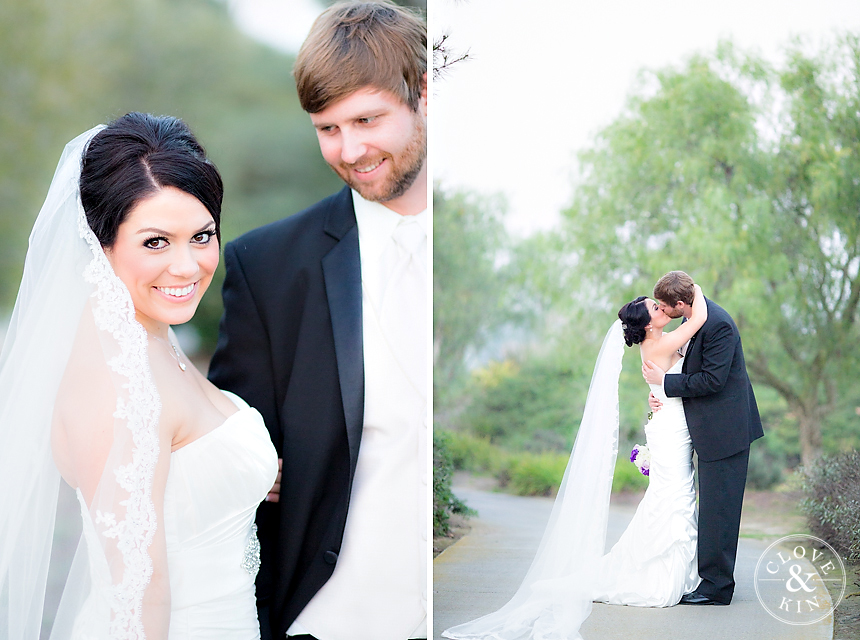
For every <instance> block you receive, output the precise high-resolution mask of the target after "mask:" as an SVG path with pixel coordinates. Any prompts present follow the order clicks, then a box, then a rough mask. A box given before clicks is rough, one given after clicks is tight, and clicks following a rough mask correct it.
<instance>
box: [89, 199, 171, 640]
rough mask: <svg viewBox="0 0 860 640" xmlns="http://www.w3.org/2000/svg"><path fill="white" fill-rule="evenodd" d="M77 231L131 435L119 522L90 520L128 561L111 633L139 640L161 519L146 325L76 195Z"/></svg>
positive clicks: (115, 597)
mask: <svg viewBox="0 0 860 640" xmlns="http://www.w3.org/2000/svg"><path fill="white" fill-rule="evenodd" d="M78 230H79V232H80V236H81V238H82V239H84V240H85V241H86V243H87V245H88V247H89V249H90V251H91V252H92V255H93V258H92V260H91V261H90V263H89V264H88V265H87V267H86V268H85V270H84V274H83V275H84V279H85V280H86V281H87V282H89V283H90V284H93V285H95V287H96V289H95V291H94V292H93V294H92V296H93V298H95V302H94V304H93V316H94V318H95V323H96V327H97V328H98V329H99V330H100V331H104V332H106V333H108V334H110V335H111V336H112V338H113V339H114V340H115V341H116V344H117V345H118V346H119V349H120V352H119V354H117V355H115V356H114V357H113V358H111V359H110V360H109V362H108V364H109V366H110V368H111V369H112V370H113V371H114V372H115V373H116V374H118V375H120V376H122V377H124V378H126V379H127V380H128V383H127V384H124V385H123V386H124V387H125V392H126V393H127V398H124V397H122V396H120V397H118V398H117V407H116V411H115V413H114V418H116V419H118V420H122V421H125V425H126V427H127V428H128V429H129V431H130V432H131V437H132V442H133V449H132V451H131V452H130V453H131V456H130V459H131V462H129V463H128V464H123V465H120V466H118V467H117V468H116V469H114V474H115V475H116V482H117V485H118V486H119V487H121V488H122V489H123V490H124V491H126V492H128V499H127V500H123V501H121V502H119V504H120V505H121V506H123V507H124V508H125V518H124V519H121V520H119V521H117V518H116V515H115V514H114V513H111V512H104V513H103V512H102V511H100V510H96V513H95V519H94V520H95V521H94V524H95V525H96V527H100V528H101V534H102V535H103V536H105V537H106V538H111V539H115V540H116V548H117V549H118V551H119V552H120V554H121V555H122V561H123V565H124V567H125V570H124V571H123V574H122V582H119V583H117V584H114V585H113V586H112V587H110V589H109V593H108V594H107V595H108V598H109V601H110V606H111V611H112V614H113V615H112V619H111V622H110V634H111V638H117V639H126V638H127V639H129V640H132V639H133V640H142V639H143V638H145V634H144V629H143V623H142V620H141V614H142V607H143V596H144V592H145V591H146V587H147V585H148V584H149V582H150V579H151V577H152V571H153V564H152V558H151V557H150V556H149V552H148V549H149V546H150V545H151V544H152V540H153V537H154V535H155V531H156V528H157V524H158V523H157V518H156V513H155V506H154V504H153V501H152V484H153V475H154V472H155V465H156V462H157V460H158V451H159V442H158V420H159V416H160V414H161V398H160V397H159V395H158V390H157V389H156V386H155V383H154V381H153V380H152V377H151V375H150V369H149V360H148V356H147V344H148V339H147V334H146V330H145V329H144V328H143V326H141V324H140V323H139V322H137V320H136V318H135V310H134V304H133V302H132V299H131V295H130V294H129V292H128V289H127V288H126V287H125V285H124V284H123V283H122V281H121V280H120V279H119V278H118V277H117V276H116V274H114V272H113V269H112V268H111V265H110V263H109V262H108V259H107V256H106V255H105V253H104V250H103V249H102V247H101V245H100V243H99V241H98V239H97V238H96V237H95V234H94V233H93V232H92V230H91V229H90V228H89V225H88V224H87V220H86V216H85V214H84V210H83V207H82V206H81V204H80V201H78ZM93 506H95V505H93Z"/></svg>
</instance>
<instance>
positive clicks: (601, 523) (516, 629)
mask: <svg viewBox="0 0 860 640" xmlns="http://www.w3.org/2000/svg"><path fill="white" fill-rule="evenodd" d="M623 355H624V338H623V331H622V326H621V321H620V320H616V322H615V323H614V324H613V325H612V327H611V328H610V329H609V331H608V333H607V334H606V337H605V338H604V340H603V346H602V347H601V349H600V354H599V355H598V357H597V363H596V364H595V367H594V374H593V375H592V378H591V385H590V387H589V390H588V397H587V399H586V402H585V410H584V412H583V416H582V422H581V423H580V426H579V431H578V433H577V436H576V442H575V443H574V446H573V451H572V453H571V455H570V460H569V461H568V464H567V469H566V470H565V472H564V478H563V480H562V482H561V486H560V487H559V490H558V495H557V497H556V499H555V504H554V506H553V509H552V513H551V515H550V519H549V523H548V524H547V527H546V531H545V532H544V535H543V538H542V539H541V543H540V546H539V547H538V550H537V554H536V556H535V559H534V561H533V562H532V565H531V567H530V568H529V571H528V573H527V574H526V577H525V578H524V579H523V582H522V584H521V585H520V587H519V589H518V590H517V592H516V593H515V594H514V596H513V598H511V600H510V601H509V602H508V603H507V604H506V605H505V606H503V607H502V608H501V609H499V610H498V611H496V612H494V613H490V614H488V615H486V616H483V617H481V618H478V619H477V620H473V621H471V622H467V623H465V624H461V625H457V626H456V627H453V628H451V629H447V630H446V631H444V632H443V633H442V635H443V636H445V637H446V638H455V639H461V640H467V639H468V640H477V639H478V638H482V639H492V640H521V639H526V638H528V639H533V640H576V639H578V638H580V637H581V636H580V635H579V628H580V626H581V625H582V623H583V622H584V621H585V619H586V618H587V617H588V616H589V615H590V614H591V607H592V598H593V593H594V579H595V572H596V570H597V563H598V561H599V560H600V558H601V556H602V555H603V553H604V546H605V542H606V528H607V523H608V518H609V498H610V493H611V491H612V476H613V473H614V470H615V458H616V456H617V454H618V377H619V375H620V373H621V360H622V357H623Z"/></svg>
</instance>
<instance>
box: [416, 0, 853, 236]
mask: <svg viewBox="0 0 860 640" xmlns="http://www.w3.org/2000/svg"><path fill="white" fill-rule="evenodd" d="M428 4H429V15H430V32H431V35H432V36H434V37H435V36H438V35H439V34H440V33H442V32H443V31H445V32H449V33H450V34H451V37H450V39H449V44H451V45H452V47H454V48H459V49H467V48H468V49H469V51H470V57H471V60H469V61H466V62H463V63H459V64H458V65H456V66H455V67H454V69H452V71H451V72H450V73H449V74H448V75H447V76H446V77H445V78H444V79H443V80H441V81H439V82H437V83H436V84H435V86H434V90H433V102H432V108H431V112H430V123H431V125H430V131H431V133H430V154H431V156H430V157H431V166H432V170H433V176H434V180H436V181H441V182H442V184H443V186H446V187H462V188H467V189H469V190H472V191H476V192H478V193H485V194H491V193H503V194H504V195H505V196H506V197H507V199H508V202H509V204H510V215H509V218H508V228H509V230H511V231H512V232H514V233H517V234H520V235H523V234H528V233H530V232H533V231H535V230H538V229H545V228H548V227H551V226H552V225H553V224H555V223H556V222H557V220H558V212H559V211H560V210H561V209H562V208H564V206H565V205H566V204H567V203H568V201H569V198H570V194H571V189H570V184H571V177H572V174H573V169H574V160H575V154H576V152H577V151H578V150H580V149H583V148H585V147H587V146H588V144H589V142H590V140H591V139H592V138H593V136H594V134H595V133H596V132H597V131H598V130H600V129H601V128H602V127H604V126H605V125H607V124H609V123H610V122H611V121H612V120H613V119H614V118H615V117H617V116H618V114H619V113H620V112H621V109H622V106H623V104H624V100H625V97H626V95H627V94H628V92H629V91H630V89H631V88H632V87H633V84H634V80H635V78H636V74H637V72H638V71H639V70H640V69H642V68H643V67H647V68H652V69H658V68H661V67H664V66H667V65H670V64H671V65H678V64H680V63H682V62H683V61H684V60H685V59H686V58H687V57H689V55H690V54H692V53H695V52H705V53H709V52H712V51H714V49H715V48H716V45H717V42H718V40H719V39H721V38H727V37H731V38H732V39H733V40H734V42H735V44H736V45H738V46H739V47H740V48H741V49H753V50H757V51H758V52H759V53H760V54H763V55H764V56H765V57H767V58H768V59H770V60H772V61H777V60H778V59H779V58H778V56H779V54H780V51H781V49H782V46H783V45H784V44H785V43H787V42H788V40H789V38H790V36H791V35H793V34H808V35H810V36H812V37H813V39H814V41H815V42H818V41H820V40H821V39H822V38H823V37H830V36H831V35H832V34H833V30H834V29H837V28H838V29H852V28H853V29H857V28H858V27H860V1H858V0H720V1H719V2H716V1H714V0H710V1H708V2H703V1H701V0H698V1H697V0H648V1H647V2H644V1H642V0H614V1H613V0H528V1H527V2H525V1H522V0H521V1H519V2H514V1H513V0H429V3H428Z"/></svg>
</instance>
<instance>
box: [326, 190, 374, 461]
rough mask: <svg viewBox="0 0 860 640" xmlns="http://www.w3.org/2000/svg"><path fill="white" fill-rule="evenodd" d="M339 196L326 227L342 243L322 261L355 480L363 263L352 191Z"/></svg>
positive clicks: (361, 413) (361, 404)
mask: <svg viewBox="0 0 860 640" xmlns="http://www.w3.org/2000/svg"><path fill="white" fill-rule="evenodd" d="M339 196H341V197H339V198H338V206H337V207H336V208H333V209H332V210H331V211H330V213H329V216H328V219H327V220H326V227H325V232H326V233H327V234H328V235H330V236H332V237H334V238H336V239H338V243H337V244H336V245H335V246H334V247H333V248H332V250H331V251H329V252H328V253H327V254H326V255H325V257H324V258H323V259H322V268H323V278H324V280H325V290H326V297H327V299H328V306H329V313H330V316H331V325H332V333H333V334H334V349H335V357H336V358H337V371H338V379H339V381H340V393H341V401H342V402H343V414H344V418H345V419H346V431H347V438H348V440H349V461H350V477H352V476H353V475H354V473H355V465H356V462H357V461H358V447H359V443H360V442H361V428H362V424H363V422H364V348H363V342H362V322H361V318H362V311H361V259H360V255H359V246H358V226H357V225H356V223H355V212H354V211H353V207H352V196H351V193H350V191H349V189H344V190H343V191H341V193H340V194H339Z"/></svg>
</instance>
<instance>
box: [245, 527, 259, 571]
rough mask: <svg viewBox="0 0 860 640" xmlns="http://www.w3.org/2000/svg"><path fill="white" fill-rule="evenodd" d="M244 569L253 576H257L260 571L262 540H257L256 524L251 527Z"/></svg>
mask: <svg viewBox="0 0 860 640" xmlns="http://www.w3.org/2000/svg"><path fill="white" fill-rule="evenodd" d="M242 568H243V569H244V570H245V571H247V572H248V573H250V574H251V575H252V576H256V575H257V571H259V570H260V540H259V539H258V538H257V525H256V524H255V525H253V526H252V527H251V535H250V536H248V545H247V546H246V547H245V557H244V558H243V559H242Z"/></svg>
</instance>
